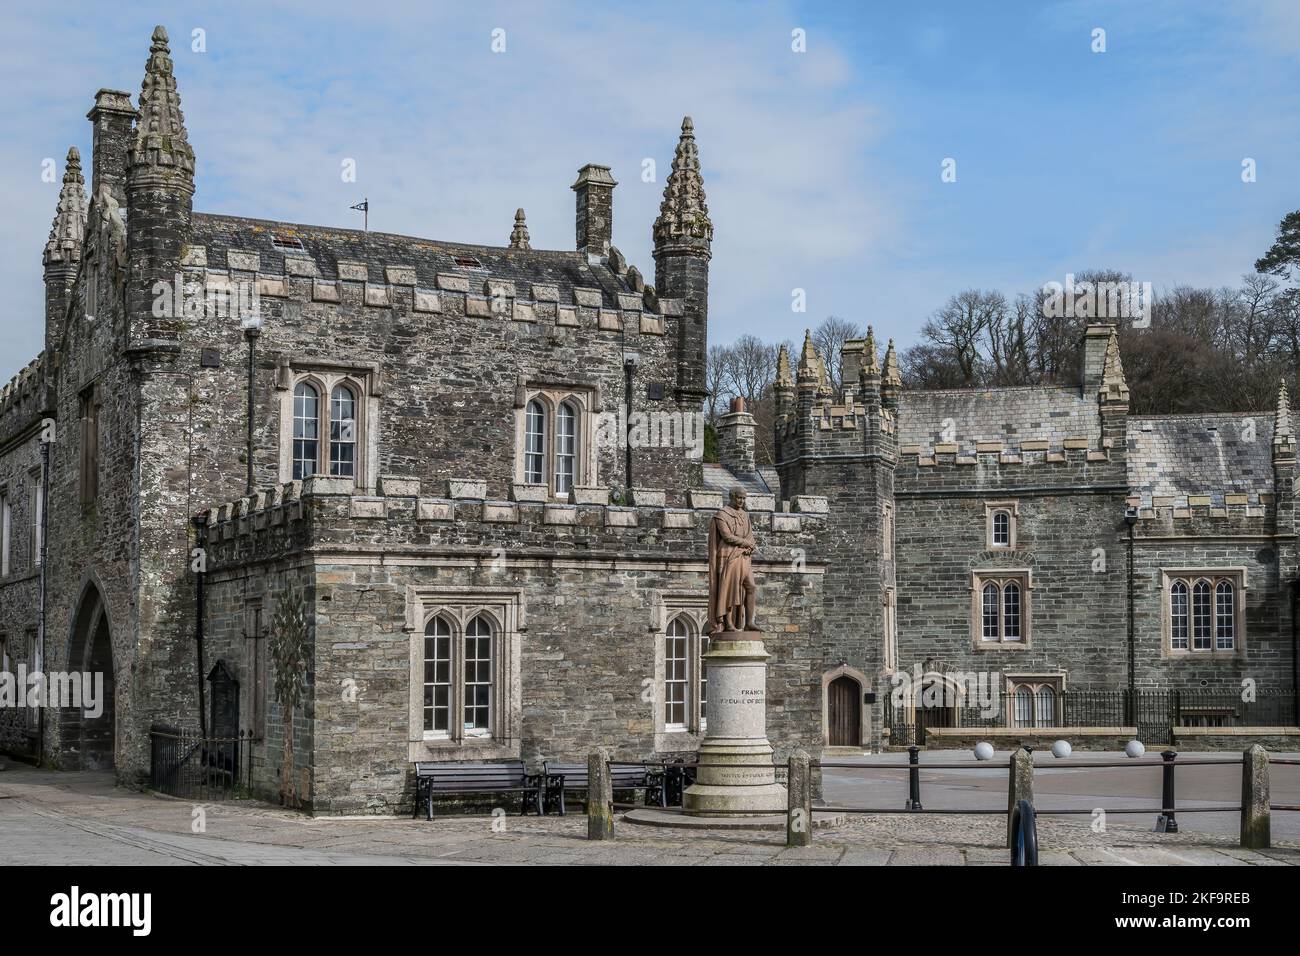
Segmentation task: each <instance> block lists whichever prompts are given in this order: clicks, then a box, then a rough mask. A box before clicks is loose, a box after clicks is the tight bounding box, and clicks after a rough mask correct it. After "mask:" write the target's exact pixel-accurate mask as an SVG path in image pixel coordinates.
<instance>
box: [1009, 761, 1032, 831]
mask: <svg viewBox="0 0 1300 956" xmlns="http://www.w3.org/2000/svg"><path fill="white" fill-rule="evenodd" d="M1021 800H1028V801H1029V802H1030V803H1031V804H1032V803H1033V802H1034V755H1033V754H1031V753H1030V752H1029V751H1028V750H1026V749H1025V748H1024V747H1021V748H1020V749H1019V750H1017V751H1016V752H1015V753H1013V754H1012V755H1011V772H1010V776H1009V778H1008V779H1007V848H1008V849H1010V848H1011V847H1012V846H1013V845H1014V842H1013V841H1014V839H1015V834H1013V833H1012V832H1011V811H1013V810H1014V809H1015V808H1016V804H1017V803H1019V802H1020V801H1021Z"/></svg>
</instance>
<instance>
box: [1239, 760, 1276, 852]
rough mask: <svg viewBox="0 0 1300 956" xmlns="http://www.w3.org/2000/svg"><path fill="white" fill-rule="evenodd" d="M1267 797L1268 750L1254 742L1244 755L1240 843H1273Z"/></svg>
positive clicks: (1260, 846) (1256, 847)
mask: <svg viewBox="0 0 1300 956" xmlns="http://www.w3.org/2000/svg"><path fill="white" fill-rule="evenodd" d="M1268 799H1269V798H1268V752H1267V751H1266V750H1264V748H1263V747H1261V746H1260V745H1259V744H1255V745H1254V746H1253V747H1251V748H1250V749H1249V750H1247V751H1246V752H1245V753H1243V754H1242V755H1241V845H1242V846H1244V847H1246V848H1247V849H1250V850H1267V849H1268V848H1269V847H1270V846H1272V845H1273V835H1272V830H1271V827H1272V824H1271V821H1270V819H1269V812H1268Z"/></svg>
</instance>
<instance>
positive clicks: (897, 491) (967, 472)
mask: <svg viewBox="0 0 1300 956" xmlns="http://www.w3.org/2000/svg"><path fill="white" fill-rule="evenodd" d="M1083 350H1084V363H1083V364H1084V369H1083V377H1082V380H1081V382H1080V384H1079V385H1078V386H1067V387H1034V388H1005V389H980V390H956V391H929V392H908V391H905V390H901V389H900V388H898V375H897V360H896V358H895V357H894V352H893V344H892V343H890V347H889V349H888V351H887V354H886V358H885V365H884V369H883V371H882V370H881V369H880V367H879V365H878V358H877V354H876V346H875V343H874V340H872V339H871V338H870V337H868V339H867V340H866V341H865V342H851V343H849V344H848V345H847V346H846V347H845V350H844V356H843V358H844V368H845V369H846V374H845V380H846V382H847V383H850V384H848V385H846V388H845V391H844V393H843V394H840V395H836V394H833V393H832V391H831V389H830V387H829V386H828V384H827V377H826V374H825V366H824V359H823V357H821V356H819V355H817V353H816V352H815V350H813V349H812V346H811V344H810V343H809V342H805V346H804V354H803V356H802V357H801V360H800V362H799V374H798V379H797V382H796V381H795V379H794V378H793V377H792V376H791V374H790V362H789V357H788V356H787V355H785V354H784V351H783V354H782V356H781V359H780V372H779V375H778V380H777V388H776V394H777V414H778V418H777V425H776V440H777V455H778V462H777V468H778V470H779V472H780V474H781V487H782V490H783V492H786V493H790V492H794V491H798V492H808V493H815V494H818V495H825V496H826V497H827V498H828V500H829V502H830V508H829V516H828V537H827V542H826V543H827V552H828V553H827V559H828V565H829V566H828V571H827V575H826V584H825V590H826V594H827V606H826V610H825V621H826V623H825V634H826V648H825V652H824V653H825V657H826V659H827V660H828V662H834V661H837V660H838V661H841V662H842V663H841V666H840V668H839V669H838V670H833V671H830V672H828V673H827V675H825V678H824V679H825V680H826V681H829V680H831V679H834V678H843V677H844V675H845V674H848V675H850V676H851V677H852V678H853V679H854V680H856V681H857V682H858V683H859V689H861V690H862V691H863V692H864V693H867V694H870V693H873V692H874V693H875V695H876V697H877V700H878V703H877V705H876V707H875V708H874V709H872V711H871V712H870V713H869V714H866V715H864V717H863V727H864V733H865V734H866V736H867V737H868V738H871V739H872V740H873V742H875V743H883V741H882V739H881V737H880V731H881V730H883V729H884V728H883V727H882V726H881V722H882V721H883V720H884V719H885V714H884V711H883V709H882V708H881V706H880V703H879V702H880V701H882V700H883V699H884V697H885V696H886V695H887V694H888V692H889V691H890V689H891V688H893V687H896V686H897V685H898V679H897V677H896V675H900V674H902V673H907V674H909V675H912V676H913V677H915V676H916V675H918V674H920V675H926V676H925V677H924V679H925V680H926V681H933V682H936V683H939V684H944V683H945V682H946V683H949V684H951V685H952V690H953V692H954V693H955V694H956V699H957V705H956V706H957V707H958V708H960V706H961V703H962V698H961V694H962V691H961V688H960V687H959V685H958V684H957V683H956V682H955V678H953V677H952V676H951V675H976V674H979V675H988V677H989V679H990V681H992V679H993V677H994V675H996V683H995V686H996V689H997V690H998V692H999V693H1008V694H1010V693H1014V692H1015V691H1016V690H1017V689H1018V688H1021V687H1025V688H1032V689H1033V692H1034V693H1037V692H1038V691H1039V689H1040V688H1043V687H1047V688H1049V689H1050V690H1051V692H1052V693H1053V694H1056V695H1059V694H1060V693H1061V692H1062V691H1066V692H1068V691H1085V692H1087V691H1098V692H1100V691H1123V690H1124V689H1125V688H1127V687H1128V686H1130V681H1131V686H1132V687H1133V688H1134V689H1135V690H1137V691H1139V692H1141V691H1142V690H1145V689H1149V690H1168V689H1187V690H1192V689H1195V690H1197V691H1206V690H1209V691H1214V690H1220V691H1224V692H1226V693H1227V694H1228V695H1229V697H1231V695H1233V694H1234V693H1237V692H1239V691H1243V690H1244V689H1247V688H1249V690H1250V692H1251V693H1256V692H1257V693H1264V694H1278V693H1283V694H1285V693H1288V692H1293V691H1294V689H1295V666H1296V656H1295V633H1294V600H1295V596H1294V594H1295V592H1294V587H1295V581H1296V576H1297V564H1296V561H1297V556H1296V548H1295V530H1296V529H1295V510H1294V481H1295V468H1296V461H1295V438H1294V429H1293V425H1292V421H1291V411H1290V404H1289V397H1288V396H1287V394H1286V390H1285V387H1283V388H1282V390H1281V392H1280V394H1279V397H1278V404H1277V407H1276V408H1275V409H1273V410H1270V411H1268V412H1262V413H1258V414H1240V415H1236V414H1234V415H1200V416H1170V417H1144V418H1130V417H1129V416H1128V387H1127V385H1126V383H1125V381H1124V373H1123V366H1122V363H1121V361H1120V355H1119V351H1118V346H1117V340H1116V337H1115V335H1114V332H1113V329H1112V328H1110V327H1109V326H1106V325H1094V326H1091V327H1089V328H1088V330H1087V334H1086V337H1085V341H1084V343H1083ZM891 379H892V385H891ZM999 512H1000V513H1002V514H1003V515H1004V516H1005V518H1006V520H1007V522H1008V525H1009V527H1008V528H1007V531H1006V539H1005V540H1003V541H1001V542H995V541H994V539H993V531H992V521H993V516H994V514H995V513H999ZM882 514H892V515H893V516H894V521H895V531H894V536H893V540H892V542H891V541H890V540H889V538H888V533H887V530H882V529H881V528H880V527H879V524H878V516H879V515H882ZM1130 525H1131V527H1132V549H1133V572H1132V584H1131V589H1132V599H1133V612H1134V613H1133V619H1134V640H1133V647H1134V652H1133V665H1132V671H1131V674H1130V665H1129V647H1128V643H1129V642H1128V601H1129V592H1130V578H1129V570H1128V549H1129V534H1130ZM842 562H847V564H848V567H849V568H851V569H852V571H850V572H846V571H843V570H839V569H840V568H842V567H843V565H842ZM842 574H848V575H849V578H848V579H847V580H844V582H843V585H840V584H839V583H838V582H840V581H841V580H843V579H842V578H841V575H842ZM877 581H878V582H879V583H878V584H877ZM990 581H993V582H1005V581H1011V582H1012V583H1013V584H1014V585H1015V586H1016V587H1017V588H1018V589H1019V590H1018V592H1017V593H1018V597H1017V600H1016V608H1017V615H1018V620H1017V625H1016V628H1017V629H1016V632H1015V638H1014V639H1012V640H997V639H995V640H987V639H985V638H986V632H985V631H984V625H985V622H984V620H983V619H982V617H981V614H982V613H983V612H984V611H985V605H983V604H982V599H981V593H982V588H983V587H984V586H985V585H986V584H987V582H990ZM1179 581H1182V582H1184V586H1185V587H1187V588H1189V589H1193V588H1196V587H1198V586H1204V587H1206V588H1209V589H1213V588H1215V587H1216V586H1218V585H1220V584H1222V586H1223V587H1224V588H1226V589H1228V593H1227V594H1226V596H1224V597H1223V598H1219V597H1217V596H1216V595H1217V593H1218V592H1217V591H1213V590H1211V591H1210V592H1209V597H1208V598H1206V599H1204V600H1203V601H1202V602H1201V603H1197V599H1195V598H1193V597H1192V596H1190V595H1189V596H1188V598H1187V599H1186V603H1185V604H1183V605H1178V604H1177V603H1176V602H1177V600H1178V598H1177V596H1176V592H1175V590H1174V589H1175V588H1176V587H1177V586H1178V582H1179ZM891 589H893V593H892V595H891V593H890V590H891ZM891 604H892V605H893V607H894V608H895V617H894V621H893V622H892V624H891V623H890V622H889V621H888V620H887V617H888V610H886V612H885V613H886V619H885V620H882V619H881V617H880V616H879V615H878V614H877V608H881V607H884V608H886V609H888V608H889V607H890V606H891ZM1180 606H1181V608H1182V617H1181V618H1179V617H1178V614H1179V607H1180ZM997 607H1001V605H997ZM1198 608H1201V609H1204V611H1205V618H1204V620H1203V621H1199V622H1198V620H1197V619H1196V613H1197V609H1198ZM997 616H998V615H997V613H994V619H995V620H996V618H997ZM1179 620H1181V621H1182V622H1183V623H1182V630H1181V632H1180V631H1179V630H1178V628H1179ZM995 629H996V628H995ZM1180 633H1181V634H1182V640H1183V642H1184V643H1183V645H1182V646H1179V640H1178V635H1179V634H1180ZM945 675H948V676H945ZM829 701H830V698H829V696H828V704H827V706H828V708H829V707H830V706H831V705H830V702H829ZM898 702H899V701H898V699H897V698H896V703H898ZM917 706H918V704H917V703H916V701H915V700H905V701H902V702H901V711H902V713H901V717H902V719H905V720H908V721H909V722H911V721H914V720H916V714H915V708H916V707H917ZM938 709H940V710H942V709H944V708H942V707H941V708H938ZM1229 709H1231V708H1229ZM1288 710H1289V708H1288ZM1005 716H1006V718H1007V719H1008V720H1009V721H1010V720H1019V719H1020V718H1016V717H1013V716H1012V715H1005ZM1217 716H1218V717H1221V718H1227V717H1228V716H1229V715H1227V714H1220V715H1217ZM1059 717H1060V714H1059V712H1056V713H1051V714H1050V715H1049V720H1055V719H1059ZM895 719H898V718H895ZM931 719H932V720H935V721H936V722H937V723H941V724H946V722H947V721H948V720H950V719H951V715H943V714H935V715H933V716H932V717H931ZM1205 719H1209V718H1208V717H1206V718H1205ZM1293 722H1294V717H1290V718H1289V719H1288V720H1287V723H1288V724H1289V723H1293ZM869 723H870V724H872V725H873V726H868V724H869ZM828 724H830V725H832V726H833V725H834V724H835V716H834V715H833V714H831V715H828ZM1047 726H1049V727H1050V726H1060V724H1059V723H1048V724H1047ZM1175 733H1177V730H1176V729H1175ZM832 736H833V734H828V742H833V741H831V740H830V738H831V737H832ZM937 736H938V737H940V738H942V737H945V736H947V737H948V738H950V739H951V740H952V741H957V742H958V743H960V741H961V740H963V739H965V738H963V737H962V735H961V734H959V733H956V732H946V733H945V734H939V735H937ZM966 736H967V737H969V736H970V735H969V734H967V735H966Z"/></svg>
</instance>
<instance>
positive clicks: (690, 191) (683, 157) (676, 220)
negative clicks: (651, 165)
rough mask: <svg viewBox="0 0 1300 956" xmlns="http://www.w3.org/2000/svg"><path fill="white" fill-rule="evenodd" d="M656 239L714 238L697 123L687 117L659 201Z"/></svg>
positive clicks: (665, 241) (709, 240)
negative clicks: (702, 170) (696, 127)
mask: <svg viewBox="0 0 1300 956" xmlns="http://www.w3.org/2000/svg"><path fill="white" fill-rule="evenodd" d="M653 234H654V241H655V245H656V246H658V245H660V244H664V243H672V242H682V241H691V240H694V241H697V242H711V241H712V240H713V222H712V221H711V220H710V219H709V207H708V204H707V203H706V202H705V198H704V180H703V178H701V176H700V153H699V150H698V149H697V148H696V146H695V124H694V123H692V122H691V118H690V117H689V116H687V117H686V118H684V119H683V120H682V135H681V138H680V139H679V140H678V141H677V152H676V153H675V154H674V155H673V166H672V171H671V172H669V174H668V182H667V184H666V185H665V186H664V199H663V202H662V203H660V204H659V218H658V219H656V220H655V224H654V230H653Z"/></svg>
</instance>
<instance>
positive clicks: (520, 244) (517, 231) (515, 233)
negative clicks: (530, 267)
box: [510, 209, 532, 249]
mask: <svg viewBox="0 0 1300 956" xmlns="http://www.w3.org/2000/svg"><path fill="white" fill-rule="evenodd" d="M510 248H511V249H531V248H532V246H531V245H530V244H529V242H528V223H527V222H525V221H524V211H523V210H522V209H516V210H515V228H514V229H512V230H510Z"/></svg>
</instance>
